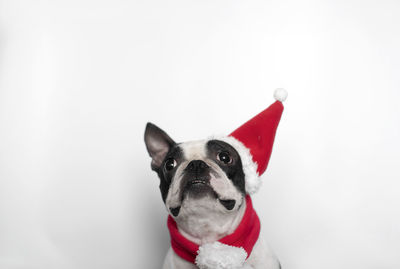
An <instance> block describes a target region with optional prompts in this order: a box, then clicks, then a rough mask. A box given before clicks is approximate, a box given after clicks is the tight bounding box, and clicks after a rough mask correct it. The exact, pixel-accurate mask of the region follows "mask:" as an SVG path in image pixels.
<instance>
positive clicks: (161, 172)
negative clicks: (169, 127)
mask: <svg viewBox="0 0 400 269" xmlns="http://www.w3.org/2000/svg"><path fill="white" fill-rule="evenodd" d="M170 159H174V160H175V161H176V166H178V165H179V163H180V161H181V160H182V149H181V148H180V147H179V144H176V145H175V146H173V147H172V148H171V149H170V151H169V152H168V153H167V155H166V156H165V159H164V161H163V163H162V165H161V167H160V168H159V169H157V170H156V172H157V175H158V177H159V178H160V191H161V197H162V199H163V201H164V203H165V200H166V199H167V195H168V190H169V187H170V185H171V181H172V179H173V178H174V176H175V171H176V169H172V170H170V171H168V170H166V169H165V162H166V161H167V160H170ZM176 166H175V168H176Z"/></svg>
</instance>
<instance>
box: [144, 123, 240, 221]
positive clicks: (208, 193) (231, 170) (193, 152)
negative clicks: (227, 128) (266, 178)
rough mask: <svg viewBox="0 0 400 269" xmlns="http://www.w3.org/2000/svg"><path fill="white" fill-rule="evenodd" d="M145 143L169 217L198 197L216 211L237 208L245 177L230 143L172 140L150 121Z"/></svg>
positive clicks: (197, 200) (226, 211) (188, 205)
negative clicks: (176, 141)
mask: <svg viewBox="0 0 400 269" xmlns="http://www.w3.org/2000/svg"><path fill="white" fill-rule="evenodd" d="M145 143H146V147H147V150H148V152H149V154H150V156H151V158H152V162H151V167H152V169H153V170H154V171H155V172H157V174H158V176H159V178H160V190H161V195H162V198H163V201H164V203H165V205H166V208H167V209H168V211H169V212H170V213H171V214H172V216H173V217H175V218H177V217H178V216H180V215H182V214H185V212H188V209H190V208H191V207H192V208H193V204H199V203H200V201H201V203H202V204H203V205H204V204H207V206H206V207H207V210H213V211H215V212H216V213H218V214H224V213H225V214H231V213H234V212H235V211H237V210H238V209H239V208H240V206H241V204H242V202H243V200H244V199H243V198H244V196H245V194H246V190H245V180H244V173H243V168H242V162H241V159H240V156H239V154H238V152H237V151H236V150H235V149H234V148H233V147H232V146H231V145H229V144H228V143H225V142H223V141H221V140H202V141H193V142H185V143H175V142H174V141H173V140H172V139H171V138H170V137H169V136H168V135H167V134H166V133H165V132H164V131H162V130H161V129H160V128H158V127H157V126H155V125H154V124H151V123H148V124H147V126H146V131H145ZM181 209H183V210H181Z"/></svg>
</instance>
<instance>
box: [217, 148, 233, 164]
mask: <svg viewBox="0 0 400 269" xmlns="http://www.w3.org/2000/svg"><path fill="white" fill-rule="evenodd" d="M217 159H218V161H220V162H223V163H225V164H228V163H231V162H232V159H231V157H230V156H229V153H228V152H225V151H223V152H220V153H218V155H217Z"/></svg>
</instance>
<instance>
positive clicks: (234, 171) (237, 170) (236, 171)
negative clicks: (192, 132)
mask: <svg viewBox="0 0 400 269" xmlns="http://www.w3.org/2000/svg"><path fill="white" fill-rule="evenodd" d="M220 152H227V153H228V154H229V156H230V157H231V158H232V163H230V164H224V163H223V162H220V161H219V160H218V158H217V156H218V153H220ZM207 154H208V157H209V158H210V159H211V160H214V161H215V162H216V163H217V164H218V165H219V167H221V169H222V170H223V171H224V172H225V174H226V175H227V176H228V178H229V179H230V180H231V181H232V182H233V184H234V185H235V186H236V188H238V190H239V191H240V192H242V193H243V194H244V195H245V194H246V188H245V180H244V173H243V166H242V161H241V159H240V156H239V153H238V152H237V151H236V150H235V149H234V148H233V147H232V146H231V145H229V144H228V143H226V142H224V141H221V140H210V141H208V142H207Z"/></svg>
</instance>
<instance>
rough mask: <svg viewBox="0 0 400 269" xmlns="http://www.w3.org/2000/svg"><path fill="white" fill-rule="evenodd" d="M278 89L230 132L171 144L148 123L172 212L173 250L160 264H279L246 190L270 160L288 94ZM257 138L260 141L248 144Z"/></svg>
mask: <svg viewBox="0 0 400 269" xmlns="http://www.w3.org/2000/svg"><path fill="white" fill-rule="evenodd" d="M279 91H281V93H280V94H279ZM279 91H278V93H277V91H276V92H275V98H276V99H277V102H275V103H274V104H273V105H271V106H270V107H269V108H267V109H266V110H264V111H263V112H261V113H260V114H258V115H257V116H256V117H254V118H253V119H252V120H250V121H249V122H247V123H246V124H244V125H243V126H241V127H240V128H238V129H237V130H236V131H235V132H233V133H232V134H231V135H230V136H227V137H214V138H209V139H204V140H199V141H188V142H183V143H176V142H175V141H174V140H173V139H172V138H171V137H170V136H169V135H168V134H167V133H166V132H164V131H163V130H162V129H160V128H159V127H157V126H156V125H154V124H152V123H147V126H146V129H145V135H144V140H145V144H146V148H147V151H148V153H149V155H150V157H151V168H152V170H154V171H155V172H156V173H157V174H158V177H159V179H160V191H161V197H162V200H163V202H164V204H165V207H166V209H167V211H168V213H169V217H168V229H169V231H170V235H171V248H170V249H169V251H168V253H167V255H166V258H165V260H164V264H163V267H162V268H163V269H195V268H200V269H251V268H252V269H261V268H262V269H279V268H281V266H280V263H279V261H278V259H277V258H276V256H275V255H274V254H273V252H272V251H271V250H270V249H269V247H268V246H267V244H265V242H264V241H263V239H262V238H261V236H259V233H260V232H259V231H260V228H259V227H260V225H259V219H258V217H257V215H256V213H255V211H254V209H253V207H252V203H251V198H250V195H249V194H250V193H252V192H253V193H254V191H253V190H252V189H254V186H253V185H254V184H253V185H251V180H253V183H254V182H256V181H255V180H259V178H258V177H259V175H260V174H262V172H264V171H262V170H265V169H266V165H267V163H268V160H269V155H270V153H271V149H272V143H273V140H274V137H275V132H276V128H277V122H278V123H279V120H280V114H281V113H282V110H283V106H282V103H281V102H282V101H283V100H284V99H286V96H287V94H286V96H285V93H286V92H283V93H282V90H279ZM282 95H283V97H282ZM273 106H275V107H273ZM276 111H278V112H276ZM271 119H272V120H271ZM268 124H270V125H271V126H269V125H268ZM255 126H256V127H255ZM266 126H267V127H266ZM252 136H253V137H252ZM260 137H261V138H262V139H261V138H260ZM271 137H272V138H271ZM260 139H261V140H264V141H262V142H263V143H264V144H262V145H261V144H260V145H259V144H257V145H256V146H254V145H251V143H253V142H254V141H257V143H261V142H259V140H260ZM271 139H272V142H271ZM249 141H250V142H251V143H250V142H249ZM249 145H250V146H249ZM268 151H269V152H268ZM265 155H267V156H266V157H265ZM258 156H261V157H258ZM254 159H256V160H257V162H254ZM265 162H266V163H265ZM260 166H265V167H261V168H260ZM252 177H255V178H256V179H251V178H252ZM259 183H260V182H257V184H258V186H256V187H257V188H258V187H259ZM249 190H251V191H252V192H250V191H249Z"/></svg>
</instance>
